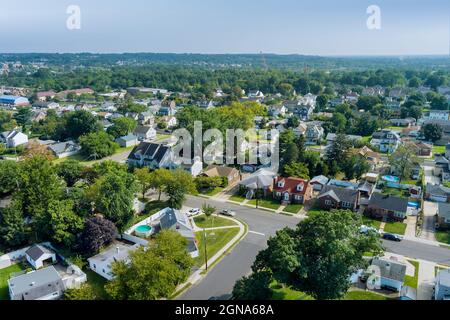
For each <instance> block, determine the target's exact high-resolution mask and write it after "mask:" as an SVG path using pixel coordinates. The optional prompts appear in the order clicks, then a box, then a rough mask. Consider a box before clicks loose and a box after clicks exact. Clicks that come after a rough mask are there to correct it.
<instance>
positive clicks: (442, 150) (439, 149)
mask: <svg viewBox="0 0 450 320" xmlns="http://www.w3.org/2000/svg"><path fill="white" fill-rule="evenodd" d="M433 153H445V146H433Z"/></svg>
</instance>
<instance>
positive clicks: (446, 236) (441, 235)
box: [435, 230, 450, 244]
mask: <svg viewBox="0 0 450 320" xmlns="http://www.w3.org/2000/svg"><path fill="white" fill-rule="evenodd" d="M435 236H436V240H437V241H438V242H442V243H448V244H450V231H437V230H436V233H435Z"/></svg>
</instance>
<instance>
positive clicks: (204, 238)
mask: <svg viewBox="0 0 450 320" xmlns="http://www.w3.org/2000/svg"><path fill="white" fill-rule="evenodd" d="M203 242H204V244H205V266H206V271H208V254H207V251H206V230H205V227H203Z"/></svg>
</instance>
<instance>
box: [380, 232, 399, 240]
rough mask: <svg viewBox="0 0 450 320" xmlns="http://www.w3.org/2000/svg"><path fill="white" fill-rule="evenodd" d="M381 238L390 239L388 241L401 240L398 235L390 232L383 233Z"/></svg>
mask: <svg viewBox="0 0 450 320" xmlns="http://www.w3.org/2000/svg"><path fill="white" fill-rule="evenodd" d="M383 239H385V240H390V241H396V242H400V241H402V238H400V237H399V236H398V235H396V234H392V233H385V234H383Z"/></svg>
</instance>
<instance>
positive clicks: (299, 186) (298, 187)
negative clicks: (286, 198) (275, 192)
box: [297, 183, 304, 191]
mask: <svg viewBox="0 0 450 320" xmlns="http://www.w3.org/2000/svg"><path fill="white" fill-rule="evenodd" d="M303 188H304V185H303V183H300V184H299V185H298V186H297V191H303Z"/></svg>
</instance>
